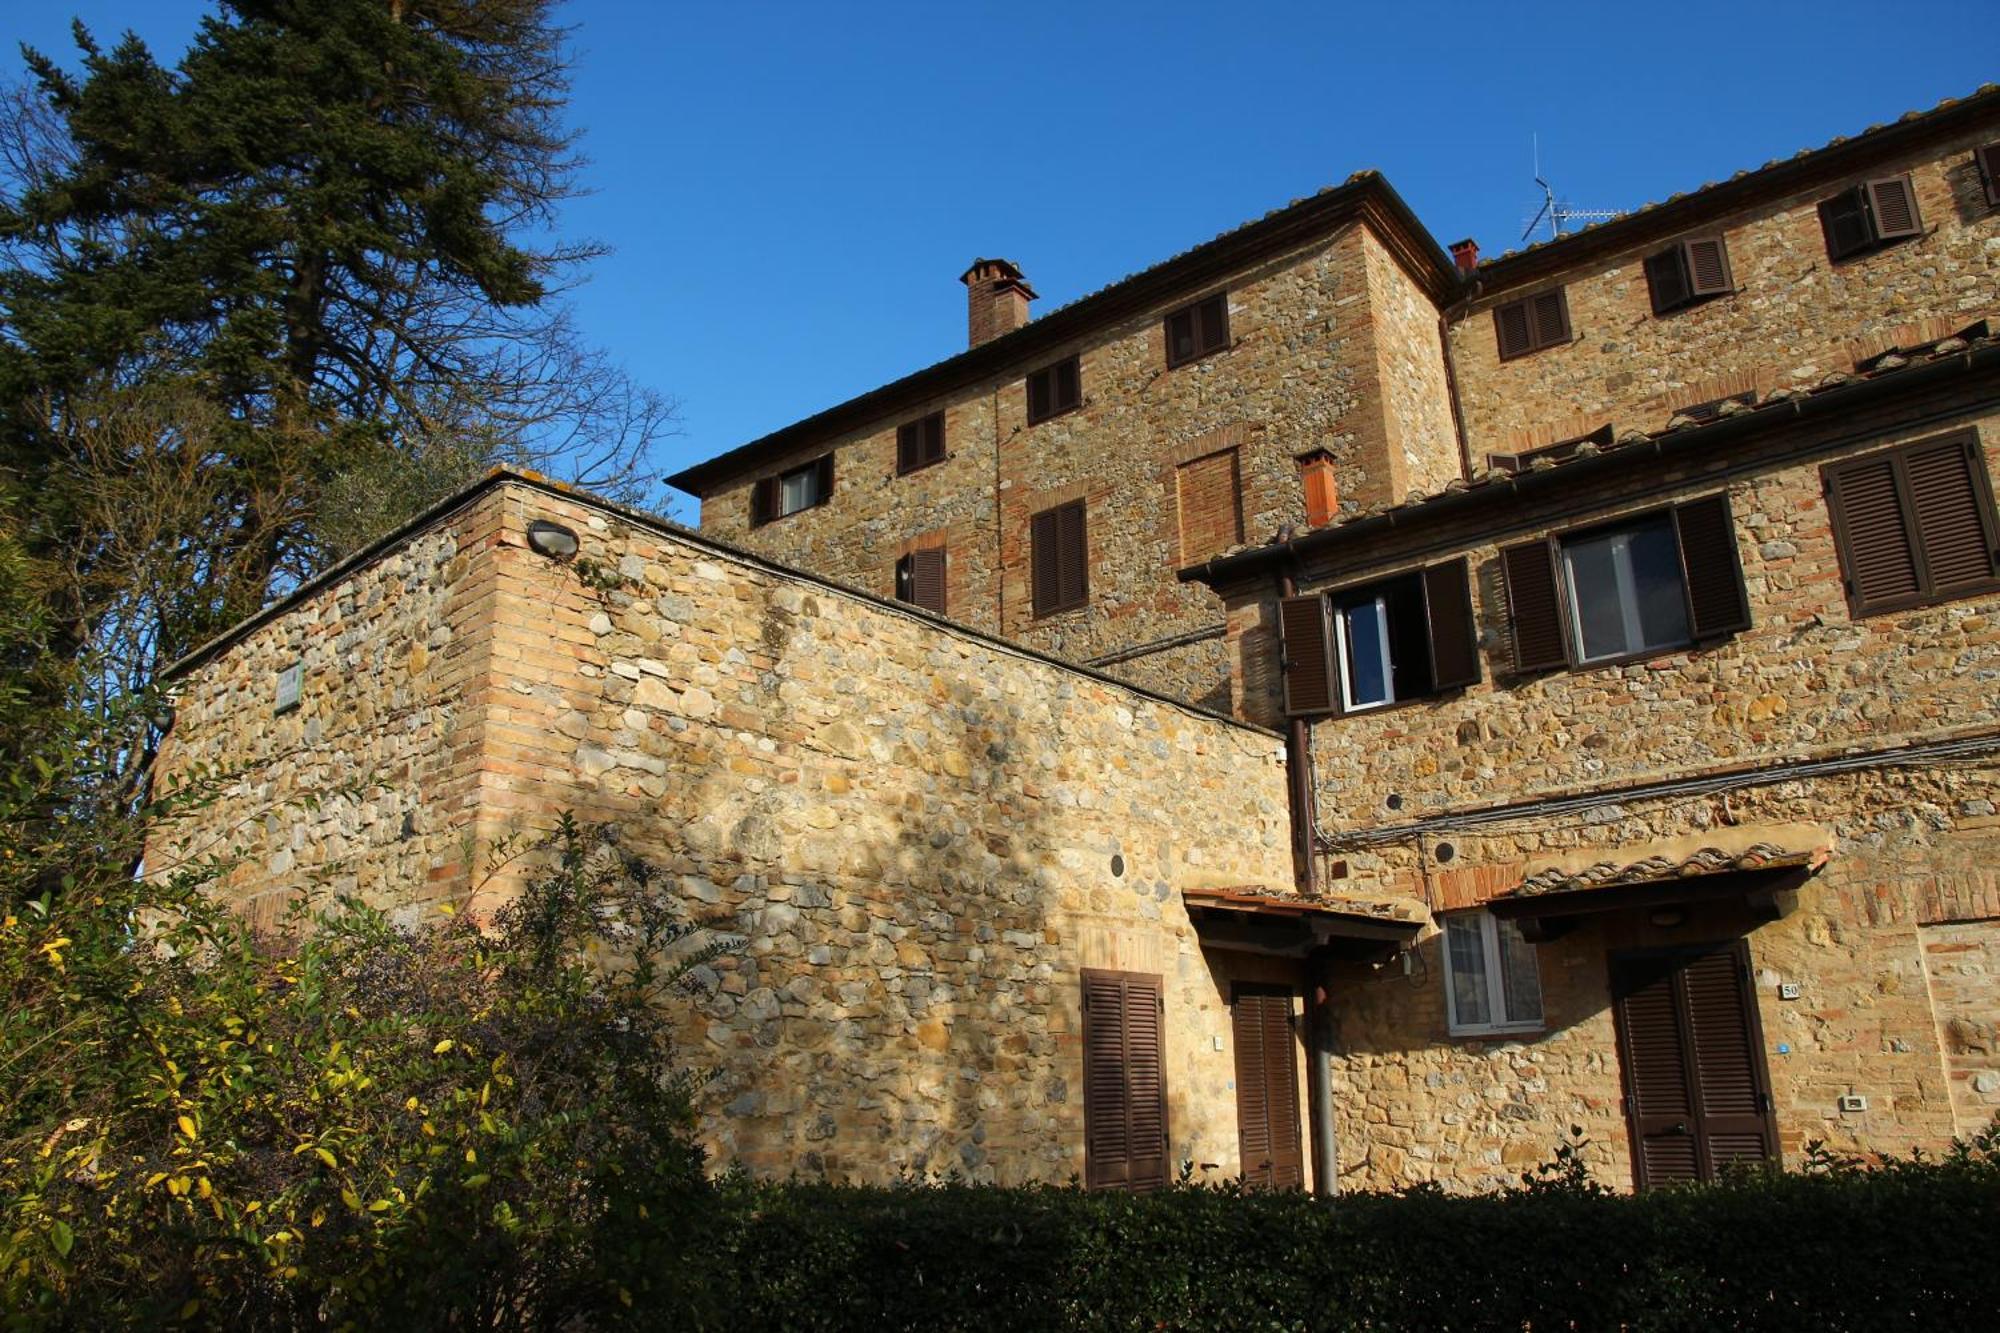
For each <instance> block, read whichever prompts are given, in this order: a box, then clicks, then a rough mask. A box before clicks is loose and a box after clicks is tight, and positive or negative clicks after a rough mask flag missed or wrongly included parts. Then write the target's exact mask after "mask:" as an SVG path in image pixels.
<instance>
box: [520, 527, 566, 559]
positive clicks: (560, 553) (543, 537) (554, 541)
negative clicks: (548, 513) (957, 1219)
mask: <svg viewBox="0 0 2000 1333" xmlns="http://www.w3.org/2000/svg"><path fill="white" fill-rule="evenodd" d="M528 549H529V550H531V551H533V552H534V553H535V554H536V555H545V556H547V557H548V558H549V559H551V560H567V559H569V558H570V557H571V556H573V555H575V554H576V550H577V540H576V533H574V532H572V531H571V530H570V529H568V528H566V527H564V526H563V525H562V524H560V523H551V522H549V521H548V520H547V519H545V518H538V519H536V520H535V521H534V522H533V523H530V524H529V525H528Z"/></svg>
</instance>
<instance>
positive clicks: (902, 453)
mask: <svg viewBox="0 0 2000 1333" xmlns="http://www.w3.org/2000/svg"><path fill="white" fill-rule="evenodd" d="M943 461H944V413H942V412H933V413H931V414H930V415H929V416H927V417H924V418H923V419H922V420H919V421H906V422H904V423H903V424H902V425H900V426H898V427H897V428H896V473H897V475H898V476H900V475H902V474H903V473H905V472H915V471H916V470H917V469H918V468H923V467H929V466H930V465H931V464H932V463H941V462H943Z"/></svg>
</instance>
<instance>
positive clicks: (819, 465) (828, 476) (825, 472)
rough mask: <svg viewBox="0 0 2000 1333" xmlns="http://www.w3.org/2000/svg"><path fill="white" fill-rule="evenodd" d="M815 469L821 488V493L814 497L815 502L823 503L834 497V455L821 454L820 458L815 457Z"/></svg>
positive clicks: (819, 487) (817, 503)
mask: <svg viewBox="0 0 2000 1333" xmlns="http://www.w3.org/2000/svg"><path fill="white" fill-rule="evenodd" d="M813 470H814V471H815V472H816V473H817V474H818V476H817V477H816V478H815V480H816V481H817V482H818V489H819V494H818V496H817V497H815V498H814V500H813V503H814V504H816V505H823V504H825V503H826V502H827V501H828V500H831V499H832V498H833V455H832V454H821V455H820V456H819V457H818V458H816V459H814V460H813Z"/></svg>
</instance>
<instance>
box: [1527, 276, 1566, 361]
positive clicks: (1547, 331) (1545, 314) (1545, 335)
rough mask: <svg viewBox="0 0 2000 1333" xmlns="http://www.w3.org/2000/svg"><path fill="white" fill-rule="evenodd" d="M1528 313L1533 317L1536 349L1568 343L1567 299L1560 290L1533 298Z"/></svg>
mask: <svg viewBox="0 0 2000 1333" xmlns="http://www.w3.org/2000/svg"><path fill="white" fill-rule="evenodd" d="M1530 311H1531V313H1532V314H1533V315H1534V325H1535V346H1536V348H1538V349H1539V348H1543V347H1554V346H1555V345H1556V344H1557V343H1566V342H1568V341H1569V298H1568V297H1567V296H1565V295H1564V293H1563V289H1562V288H1560V287H1558V288H1556V289H1555V290H1554V291H1552V292H1543V293H1542V294H1541V295H1540V296H1537V297H1535V298H1534V300H1533V301H1532V302H1531V303H1530Z"/></svg>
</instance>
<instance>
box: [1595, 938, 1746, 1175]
mask: <svg viewBox="0 0 2000 1333" xmlns="http://www.w3.org/2000/svg"><path fill="white" fill-rule="evenodd" d="M1611 991H1612V998H1613V1000H1614V1003H1615V1009H1616V1014H1617V1023H1618V1058H1619V1062H1620V1064H1621V1065H1622V1066H1623V1068H1624V1074H1625V1115H1626V1119H1627V1121H1628V1122H1629V1124H1630V1126H1631V1131H1632V1174H1633V1180H1634V1183H1635V1184H1636V1185H1637V1186H1638V1187H1639V1188H1640V1189H1651V1188H1654V1187H1655V1186H1659V1185H1668V1184H1672V1183H1673V1182H1674V1181H1677V1180H1713V1179H1715V1177H1716V1175H1717V1174H1718V1173H1719V1172H1720V1171H1721V1170H1722V1168H1723V1167H1725V1166H1727V1165H1729V1164H1730V1163H1731V1162H1760V1161H1771V1160H1775V1159H1776V1158H1777V1156H1778V1139H1777V1130H1776V1126H1775V1124H1774V1123H1773V1121H1772V1115H1771V1082H1770V1073H1769V1071H1768V1070H1767V1069H1766V1067H1765V1064H1764V1039H1763V1035H1762V1033H1761V1031H1760V1029H1759V1027H1758V1023H1757V1002H1756V997H1755V994H1754V992H1753V991H1752V989H1751V984H1750V950H1749V946H1748V945H1746V944H1745V943H1744V942H1743V941H1741V940H1738V941H1736V942H1735V943H1733V944H1721V945H1716V946H1714V947H1712V948H1708V949H1703V950H1699V951H1683V952H1676V953H1648V954H1629V955H1625V956H1622V957H1617V958H1613V959H1612V960H1611Z"/></svg>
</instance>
